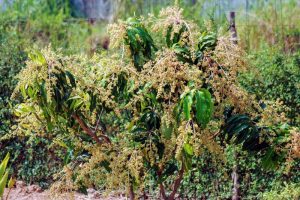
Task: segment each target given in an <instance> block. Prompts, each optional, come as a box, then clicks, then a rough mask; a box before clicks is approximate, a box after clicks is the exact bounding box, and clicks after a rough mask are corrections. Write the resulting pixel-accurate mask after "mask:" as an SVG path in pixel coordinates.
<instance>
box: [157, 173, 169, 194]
mask: <svg viewBox="0 0 300 200" xmlns="http://www.w3.org/2000/svg"><path fill="white" fill-rule="evenodd" d="M161 173H162V170H161V169H159V170H158V171H157V176H158V178H159V179H160V178H161ZM159 189H160V194H161V196H162V198H163V199H165V200H167V199H168V198H167V195H166V191H165V187H164V185H163V183H162V182H160V183H159Z"/></svg>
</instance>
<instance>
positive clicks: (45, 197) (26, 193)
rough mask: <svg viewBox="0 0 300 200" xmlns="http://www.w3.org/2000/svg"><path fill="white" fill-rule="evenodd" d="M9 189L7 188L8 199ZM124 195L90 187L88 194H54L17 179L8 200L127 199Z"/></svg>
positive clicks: (5, 194)
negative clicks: (103, 193)
mask: <svg viewBox="0 0 300 200" xmlns="http://www.w3.org/2000/svg"><path fill="white" fill-rule="evenodd" d="M7 193H8V189H6V190H5V193H4V199H6V196H7ZM125 199H127V198H126V197H125V196H124V195H114V196H109V197H107V196H106V197H105V196H103V195H102V194H101V193H99V192H98V191H96V190H94V189H88V194H87V195H84V194H80V193H77V192H74V193H68V194H52V193H50V191H48V190H42V189H41V188H40V187H39V186H37V185H29V186H27V185H26V184H24V183H23V182H22V181H17V183H16V186H15V188H13V189H11V191H10V192H9V196H8V200H125Z"/></svg>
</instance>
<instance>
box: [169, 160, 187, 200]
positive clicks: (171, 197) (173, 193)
mask: <svg viewBox="0 0 300 200" xmlns="http://www.w3.org/2000/svg"><path fill="white" fill-rule="evenodd" d="M183 173H184V167H183V164H182V166H181V169H180V171H179V174H178V177H177V179H176V180H175V182H174V187H173V191H172V193H171V194H170V196H169V198H168V200H174V199H175V195H176V192H177V190H178V188H179V186H180V182H181V180H182V178H183Z"/></svg>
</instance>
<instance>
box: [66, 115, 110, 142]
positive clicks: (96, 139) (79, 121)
mask: <svg viewBox="0 0 300 200" xmlns="http://www.w3.org/2000/svg"><path fill="white" fill-rule="evenodd" d="M72 117H73V118H74V119H75V120H76V121H77V122H78V124H79V125H80V127H81V128H82V129H83V130H84V131H85V132H86V133H87V134H88V135H89V136H91V137H92V138H93V140H95V141H96V142H97V143H98V144H102V142H101V141H100V140H99V138H98V136H97V135H96V134H95V132H94V131H92V130H91V129H90V128H89V127H88V126H87V125H86V123H85V122H84V121H83V120H82V119H81V118H80V117H79V116H78V115H77V114H73V115H72ZM100 137H102V138H103V139H104V140H105V142H107V143H111V141H110V139H109V137H107V136H106V135H104V134H101V135H100Z"/></svg>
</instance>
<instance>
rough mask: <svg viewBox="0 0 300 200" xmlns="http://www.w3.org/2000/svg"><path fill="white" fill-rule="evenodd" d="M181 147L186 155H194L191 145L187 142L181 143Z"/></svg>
mask: <svg viewBox="0 0 300 200" xmlns="http://www.w3.org/2000/svg"><path fill="white" fill-rule="evenodd" d="M183 149H184V151H185V152H186V153H187V154H188V155H190V156H192V155H194V150H193V147H192V145H190V144H189V143H185V144H184V145H183Z"/></svg>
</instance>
